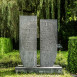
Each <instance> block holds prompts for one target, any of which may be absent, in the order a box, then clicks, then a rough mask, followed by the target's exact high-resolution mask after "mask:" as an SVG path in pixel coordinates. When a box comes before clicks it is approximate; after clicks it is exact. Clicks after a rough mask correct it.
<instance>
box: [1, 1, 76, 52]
mask: <svg viewBox="0 0 77 77" xmlns="http://www.w3.org/2000/svg"><path fill="white" fill-rule="evenodd" d="M76 8H77V0H0V37H10V38H11V39H12V40H13V43H14V44H13V45H14V48H15V49H17V48H18V43H19V15H37V18H38V38H39V22H40V21H39V20H40V19H57V20H58V43H60V44H62V46H63V49H64V50H67V47H68V46H67V44H68V43H67V42H68V37H69V36H76V35H77V9H76Z"/></svg>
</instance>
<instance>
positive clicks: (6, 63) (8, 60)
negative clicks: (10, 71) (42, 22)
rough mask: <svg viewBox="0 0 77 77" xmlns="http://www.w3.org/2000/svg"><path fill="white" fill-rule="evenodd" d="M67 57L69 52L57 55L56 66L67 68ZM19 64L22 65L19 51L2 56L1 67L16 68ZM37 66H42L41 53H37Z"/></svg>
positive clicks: (0, 58) (0, 59)
mask: <svg viewBox="0 0 77 77" xmlns="http://www.w3.org/2000/svg"><path fill="white" fill-rule="evenodd" d="M67 57H68V52H67V51H59V52H58V53H57V57H56V62H55V64H57V65H61V66H62V67H66V66H67ZM18 64H22V63H21V59H20V54H19V51H18V50H13V51H12V52H10V53H7V54H4V55H1V54H0V67H10V66H12V67H13V66H14V67H15V66H17V65H18ZM37 64H40V51H37Z"/></svg>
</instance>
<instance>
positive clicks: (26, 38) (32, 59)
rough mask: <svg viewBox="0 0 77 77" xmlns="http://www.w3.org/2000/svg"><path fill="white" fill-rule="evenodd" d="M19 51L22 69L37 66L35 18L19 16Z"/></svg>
mask: <svg viewBox="0 0 77 77" xmlns="http://www.w3.org/2000/svg"><path fill="white" fill-rule="evenodd" d="M19 50H20V56H21V60H22V63H23V65H24V67H36V66H37V17H36V16H20V26H19Z"/></svg>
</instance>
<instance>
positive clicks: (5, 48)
mask: <svg viewBox="0 0 77 77" xmlns="http://www.w3.org/2000/svg"><path fill="white" fill-rule="evenodd" d="M12 50H13V45H12V42H11V39H10V38H0V54H2V55H3V54H4V53H8V52H11V51H12Z"/></svg>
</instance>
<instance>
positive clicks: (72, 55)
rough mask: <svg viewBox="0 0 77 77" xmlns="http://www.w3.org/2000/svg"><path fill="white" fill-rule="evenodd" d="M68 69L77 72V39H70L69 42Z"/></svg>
mask: <svg viewBox="0 0 77 77" xmlns="http://www.w3.org/2000/svg"><path fill="white" fill-rule="evenodd" d="M68 69H69V71H70V72H72V73H76V72H77V37H69V41H68Z"/></svg>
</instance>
